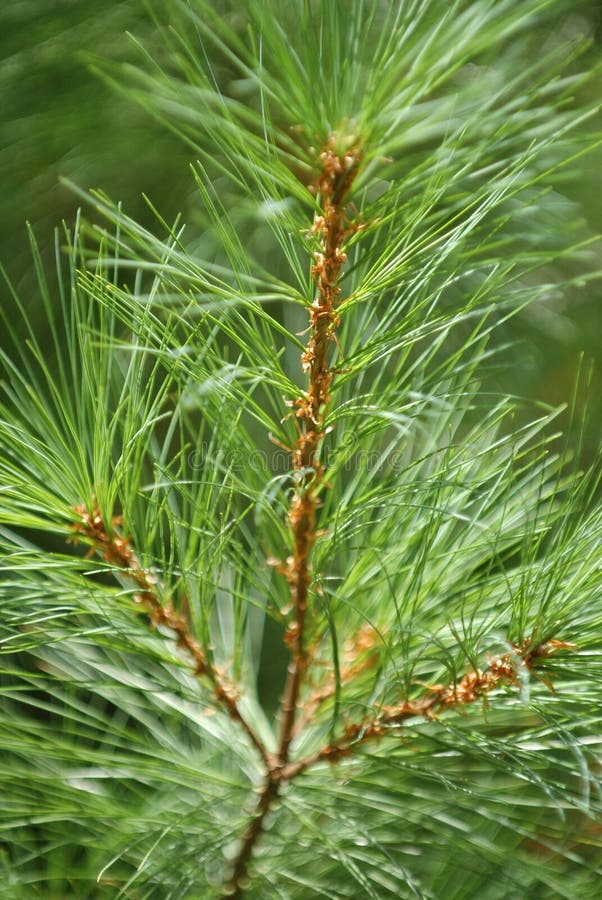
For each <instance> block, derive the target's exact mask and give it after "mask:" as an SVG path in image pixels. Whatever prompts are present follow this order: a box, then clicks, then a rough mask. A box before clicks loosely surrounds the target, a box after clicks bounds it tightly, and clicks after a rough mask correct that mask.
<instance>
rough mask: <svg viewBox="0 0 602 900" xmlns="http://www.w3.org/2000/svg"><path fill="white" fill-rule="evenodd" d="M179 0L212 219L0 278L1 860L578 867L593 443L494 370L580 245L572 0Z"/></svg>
mask: <svg viewBox="0 0 602 900" xmlns="http://www.w3.org/2000/svg"><path fill="white" fill-rule="evenodd" d="M167 7H168V9H167V11H166V10H165V9H161V10H160V11H159V12H158V17H157V19H158V20H157V35H158V39H157V41H156V44H154V45H153V46H152V48H146V49H143V58H142V62H141V63H140V64H139V65H137V66H131V65H124V66H123V67H122V68H118V69H116V68H115V67H113V68H110V67H108V68H107V67H103V66H102V64H101V65H100V69H101V72H102V74H103V76H104V77H105V78H106V79H107V80H108V81H111V82H112V83H113V84H114V85H115V86H116V87H117V88H118V89H121V90H125V91H126V92H127V93H128V94H129V95H130V96H131V97H132V98H133V99H134V100H136V101H138V102H139V103H141V104H143V105H144V106H146V107H148V108H149V109H150V110H151V111H152V112H153V114H154V115H155V116H157V117H158V118H159V119H161V120H162V121H164V122H165V123H166V124H167V125H168V126H169V127H170V128H172V129H173V130H174V131H175V132H176V133H177V134H178V135H180V136H181V137H182V138H183V139H184V140H185V141H186V142H187V144H188V146H189V147H191V148H192V149H193V150H194V158H195V162H194V165H193V166H192V174H193V177H194V184H195V189H196V191H197V194H198V201H199V204H200V205H202V211H203V219H202V222H203V224H202V228H200V229H198V230H197V233H196V234H192V235H190V236H187V234H186V232H185V231H184V228H183V226H182V225H181V223H180V222H175V223H174V224H169V223H168V222H166V221H165V220H164V219H163V218H162V217H161V214H160V211H158V210H156V211H155V214H156V220H157V227H156V229H155V233H153V232H151V231H150V230H148V229H146V228H144V227H142V226H141V225H140V224H138V223H137V222H136V221H134V220H133V219H131V218H129V217H128V215H127V214H126V213H125V212H124V211H123V210H122V209H121V208H120V206H119V205H118V204H115V203H113V202H112V201H111V200H110V199H109V198H108V197H107V196H106V195H104V194H101V193H95V194H93V195H92V196H91V197H90V196H87V195H84V194H82V198H83V201H84V202H85V203H86V204H87V206H88V209H89V210H90V213H89V218H90V219H91V220H92V221H91V223H86V221H84V220H83V219H82V220H78V222H77V223H76V225H75V227H74V228H73V229H72V230H67V229H64V230H63V231H62V232H61V233H60V235H59V236H58V237H57V267H56V271H57V277H56V279H54V278H51V277H50V276H49V274H48V273H47V272H45V271H44V267H43V266H42V264H41V262H40V258H39V255H38V254H37V251H36V245H35V240H34V239H33V237H32V248H33V260H34V265H35V266H36V269H37V277H38V284H39V296H40V302H41V304H42V306H43V308H44V311H45V317H46V319H47V323H46V326H45V329H44V337H43V338H41V337H40V335H39V334H38V333H37V331H36V329H35V328H34V327H33V325H31V324H30V322H29V321H28V318H27V314H26V312H25V310H24V304H23V302H22V300H21V299H20V298H19V297H18V296H17V294H16V292H13V294H12V300H11V304H10V305H9V306H7V307H6V308H5V309H4V310H3V320H4V326H5V330H6V332H7V334H8V335H9V336H10V341H11V349H10V350H9V351H7V352H3V355H2V370H3V376H2V377H3V381H2V400H1V407H0V445H1V447H2V458H1V461H0V522H1V525H0V543H1V546H2V553H3V562H2V575H1V578H0V596H1V601H2V608H3V616H2V632H3V637H2V649H3V656H2V661H3V668H2V673H3V674H2V683H1V684H2V687H1V689H2V704H1V712H0V723H1V724H0V734H1V740H2V750H3V757H2V758H3V762H2V765H1V768H0V771H1V781H2V797H3V808H4V813H3V828H2V832H3V835H2V857H1V859H2V865H3V892H4V893H3V896H5V897H6V898H30V897H44V898H48V897H56V898H63V897H77V898H80V897H81V898H84V897H90V898H92V897H94V898H96V897H99V898H101V897H129V898H168V897H169V898H188V900H192V898H209V897H213V896H215V897H219V896H229V897H242V896H245V897H249V898H251V897H257V898H266V897H281V898H294V897H297V898H312V897H331V898H338V897H372V898H380V897H425V898H441V897H445V898H477V897H478V898H480V900H481V898H502V897H503V898H523V897H537V898H547V897H549V898H552V897H567V898H575V897H579V898H587V897H591V898H593V897H595V896H597V889H598V876H599V875H600V873H601V868H602V867H601V864H600V844H601V841H600V826H599V820H597V816H598V815H599V812H600V780H599V762H597V759H596V754H595V751H596V747H599V733H600V718H601V717H600V701H599V697H600V687H601V684H602V654H601V640H600V625H601V622H602V603H601V597H602V570H601V568H600V562H599V559H600V548H601V545H602V516H601V514H600V509H599V506H597V505H596V502H595V497H596V487H597V485H596V472H595V471H591V472H586V473H585V474H583V473H579V472H578V471H577V468H576V466H575V465H572V464H571V462H570V454H569V452H568V451H564V450H560V451H559V450H558V446H559V445H558V442H557V441H556V438H555V435H554V434H553V432H552V429H551V425H550V423H551V422H552V420H553V419H554V416H555V414H556V411H554V410H550V409H543V408H541V409H540V410H539V413H538V415H537V417H536V419H535V421H529V422H526V420H525V417H524V414H523V411H522V410H521V408H520V404H519V403H518V402H517V401H516V400H515V399H513V398H511V397H508V396H501V397H500V396H494V395H493V394H492V392H491V390H490V388H489V384H490V381H488V380H487V379H488V370H489V368H490V366H491V365H492V364H493V363H494V362H495V360H496V358H497V355H498V354H499V353H500V352H501V350H500V347H501V344H502V343H503V340H504V339H506V338H507V335H508V334H510V335H512V330H511V323H512V322H513V320H514V319H515V317H516V316H517V314H519V313H520V311H521V310H523V309H524V308H525V307H526V306H527V305H528V304H530V303H533V302H540V301H541V300H542V298H545V297H546V296H547V295H548V294H549V293H550V291H551V290H554V291H558V290H563V289H566V290H569V289H570V286H571V284H572V283H573V282H574V281H575V280H576V279H577V278H579V279H580V280H581V281H583V280H587V279H588V278H589V277H593V275H594V273H593V272H592V267H591V265H590V264H589V262H588V259H587V256H588V245H589V243H590V240H591V239H589V238H588V237H587V236H584V235H583V234H581V232H580V231H579V229H578V228H577V227H575V228H572V227H571V223H570V222H566V221H565V222H562V229H560V227H559V228H557V229H556V230H555V231H553V232H552V233H551V232H550V230H549V229H548V228H547V224H546V223H547V222H549V221H551V220H553V214H554V197H555V194H554V193H553V191H552V189H553V188H554V189H556V190H557V188H558V184H559V179H560V177H561V172H562V171H564V170H566V167H567V165H568V164H573V163H574V161H575V160H576V159H578V158H579V156H580V154H582V153H584V152H585V151H586V150H587V149H588V148H589V147H590V146H591V145H592V143H593V142H594V137H593V136H591V135H589V136H587V137H585V138H584V133H585V131H586V129H587V122H588V120H589V118H590V116H591V114H592V110H590V109H587V108H581V107H580V105H579V102H578V101H577V100H576V99H575V97H578V96H579V87H580V84H581V82H582V80H583V77H584V76H582V75H580V74H579V71H578V63H576V59H577V58H578V56H579V53H580V51H581V50H582V49H583V47H582V45H581V44H580V43H579V42H577V43H576V44H573V45H572V46H566V45H564V44H562V46H561V45H560V44H561V42H559V41H558V40H556V39H555V34H556V32H555V30H554V29H555V25H556V24H557V22H558V17H559V16H561V15H563V14H564V13H565V12H566V10H567V9H568V8H569V7H570V8H573V7H574V4H566V3H564V2H562V0H521V2H518V0H496V2H491V0H456V2H453V3H448V2H443V0H424V2H423V0H420V2H413V0H396V2H394V3H391V4H389V3H380V2H377V0H348V2H342V0H341V2H339V0H332V2H325V0H322V2H317V3H312V2H309V0H307V2H299V3H295V4H290V3H284V2H283V3H280V2H278V0H245V2H244V3H240V4H234V5H233V6H230V5H229V4H221V3H217V2H206V0H189V2H182V3H176V2H174V3H170V4H168V5H167ZM545 35H548V37H545ZM159 37H160V40H159ZM133 164H135V161H133ZM569 168H570V165H569ZM74 189H76V188H74ZM149 206H151V204H150V201H149ZM151 208H152V206H151ZM94 223H96V224H94ZM99 223H100V224H99ZM563 266H564V267H563ZM563 273H564V274H563ZM576 273H578V274H576ZM7 281H8V279H7ZM502 358H504V357H502ZM577 450H578V448H577Z"/></svg>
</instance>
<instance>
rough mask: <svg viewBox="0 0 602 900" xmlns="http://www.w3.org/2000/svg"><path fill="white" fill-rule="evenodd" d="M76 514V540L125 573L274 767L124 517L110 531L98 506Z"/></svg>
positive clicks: (152, 617) (155, 621)
mask: <svg viewBox="0 0 602 900" xmlns="http://www.w3.org/2000/svg"><path fill="white" fill-rule="evenodd" d="M75 512H76V514H77V516H78V520H77V522H75V523H74V525H73V531H74V532H75V534H76V536H78V537H82V538H85V539H86V540H87V541H89V543H90V545H91V548H92V551H94V552H96V553H97V554H98V555H99V556H101V557H102V558H103V559H104V560H105V561H106V562H108V563H111V565H114V566H117V567H118V568H119V569H120V570H122V571H123V572H125V574H126V575H127V577H128V578H129V579H130V580H131V581H132V582H133V583H134V584H135V585H136V588H137V591H136V594H135V600H136V602H137V603H139V604H141V605H142V606H143V607H144V609H145V611H146V612H147V614H148V616H149V618H150V620H151V623H152V624H153V626H154V627H157V626H159V625H161V626H163V627H165V628H168V629H169V630H170V631H172V632H173V633H174V635H175V641H176V644H177V646H178V647H180V648H181V649H182V650H184V651H185V652H186V653H187V655H188V656H189V657H190V659H191V661H192V663H193V668H194V674H195V675H196V676H198V677H200V678H201V677H204V678H206V679H207V680H208V681H209V682H210V684H211V687H212V689H213V695H214V697H215V699H216V701H217V702H218V704H219V705H220V706H221V707H222V708H223V709H224V710H225V711H226V712H227V713H228V715H229V716H230V718H231V719H233V720H234V721H235V722H238V723H239V724H240V725H241V727H242V728H243V730H244V731H245V733H246V734H247V736H248V738H249V739H250V741H251V743H252V744H253V745H254V747H255V748H256V750H258V752H259V753H260V755H261V758H262V759H263V761H264V763H265V765H266V767H267V768H269V767H270V766H271V764H272V759H271V756H270V754H269V753H268V750H267V748H266V746H265V744H264V743H263V741H262V740H261V739H260V738H259V736H258V735H257V734H256V732H255V730H254V729H253V727H252V726H251V725H250V723H249V722H248V721H247V720H246V718H245V717H244V716H243V715H242V713H241V711H240V708H239V705H238V701H239V696H238V691H237V689H236V687H235V685H233V684H231V683H230V682H229V681H228V680H227V679H226V678H225V677H224V676H223V675H222V674H221V673H220V672H218V670H217V668H216V667H215V665H214V664H213V663H212V662H211V661H210V660H209V659H208V658H207V656H206V654H205V652H204V650H203V648H202V647H201V645H200V644H199V642H198V641H197V639H196V638H195V637H194V635H193V634H192V632H191V631H190V627H189V625H188V622H187V621H186V619H185V618H184V616H182V615H181V614H180V613H178V612H177V611H176V610H175V609H174V608H173V606H172V604H171V602H169V601H167V602H162V600H161V597H160V588H159V583H158V580H157V579H156V578H155V577H154V576H153V575H151V574H150V573H149V572H147V571H146V570H145V569H144V568H143V567H142V565H141V563H140V560H139V559H138V557H137V555H136V553H135V551H134V548H133V546H132V542H131V540H130V538H129V537H126V536H124V535H123V534H121V533H120V530H119V528H120V526H121V524H122V520H121V517H120V516H116V517H114V518H113V520H112V523H111V528H110V529H107V527H106V525H105V522H104V519H103V517H102V514H101V512H100V509H99V508H98V506H95V507H94V508H93V509H92V511H89V510H88V509H87V508H86V507H85V506H78V507H76V509H75Z"/></svg>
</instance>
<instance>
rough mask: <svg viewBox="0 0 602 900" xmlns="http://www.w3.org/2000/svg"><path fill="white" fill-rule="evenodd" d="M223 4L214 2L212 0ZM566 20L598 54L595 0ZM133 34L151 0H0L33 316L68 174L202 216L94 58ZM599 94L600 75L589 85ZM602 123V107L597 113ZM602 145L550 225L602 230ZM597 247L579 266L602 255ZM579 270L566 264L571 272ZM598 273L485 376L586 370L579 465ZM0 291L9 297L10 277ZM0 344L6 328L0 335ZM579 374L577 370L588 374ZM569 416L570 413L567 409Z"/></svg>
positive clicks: (13, 168)
mask: <svg viewBox="0 0 602 900" xmlns="http://www.w3.org/2000/svg"><path fill="white" fill-rule="evenodd" d="M216 2H217V0H216ZM579 8H580V12H579V14H576V13H575V14H568V15H565V16H563V17H562V18H559V20H558V24H557V39H558V41H559V42H562V41H564V40H566V39H567V38H568V39H570V38H572V37H574V36H575V35H587V36H588V37H589V38H590V39H591V49H590V51H589V53H588V55H587V56H586V57H585V58H583V59H582V60H581V61H580V65H581V66H582V67H585V68H588V67H589V68H591V69H592V70H594V69H595V67H596V66H597V65H599V63H600V60H601V58H602V5H601V4H600V0H591V2H590V4H589V6H588V5H587V3H585V4H580V7H579ZM128 32H131V33H132V34H133V35H135V37H136V38H138V39H139V40H140V41H141V42H142V43H144V44H146V46H149V47H151V48H152V47H153V43H154V42H155V41H157V32H156V29H155V26H154V23H153V21H152V17H151V14H150V12H149V10H148V7H147V5H146V4H145V3H144V2H143V0H103V2H101V3H98V0H5V2H4V3H2V4H1V9H0V263H2V265H3V266H4V268H5V269H6V271H7V273H8V275H9V277H10V279H11V281H12V282H13V284H14V285H15V287H16V288H17V290H18V292H19V294H20V296H21V297H22V298H23V301H24V302H25V305H26V306H27V307H28V309H29V310H30V312H31V314H32V315H33V317H34V319H35V316H36V305H39V302H38V301H37V299H36V290H35V272H34V270H33V266H32V262H31V253H30V250H29V247H28V240H27V233H26V228H25V223H26V222H29V223H30V224H31V226H32V227H33V230H34V232H35V235H36V238H37V240H38V242H39V244H40V246H41V248H42V255H43V258H44V259H46V260H47V261H48V262H49V264H50V265H52V262H51V256H52V253H53V249H52V244H53V229H54V228H55V227H56V226H57V225H58V224H59V223H60V222H61V221H62V220H64V221H65V222H67V223H68V224H69V223H71V222H72V221H73V219H74V217H75V214H76V211H77V208H78V206H79V205H80V203H81V200H80V199H79V198H78V197H77V196H76V195H75V194H74V193H73V191H72V190H70V189H69V187H68V186H67V185H65V184H64V183H63V182H62V181H61V180H60V179H69V180H71V181H73V182H75V183H76V184H77V185H78V186H79V187H81V188H83V189H89V188H102V189H103V190H105V191H106V192H107V193H108V194H109V195H110V196H111V198H112V199H113V200H116V201H121V202H122V203H123V206H124V208H125V209H126V211H127V212H128V213H129V214H130V215H131V216H133V217H136V218H138V219H139V220H140V221H141V222H142V223H143V224H145V225H149V226H152V224H153V215H152V214H151V213H150V211H149V209H148V207H147V205H146V203H145V201H144V199H143V194H146V195H147V196H148V197H150V198H151V199H152V201H153V203H154V205H155V206H156V207H157V208H158V210H160V212H161V213H162V215H163V216H164V218H165V219H167V220H172V219H173V218H174V217H175V215H176V214H177V213H178V212H181V213H182V215H183V220H184V222H186V223H187V233H188V234H189V235H198V234H200V233H201V232H202V228H203V224H202V220H201V212H200V209H199V203H198V195H197V194H196V192H195V189H194V185H193V180H192V176H191V174H190V171H189V167H188V163H189V162H190V161H191V160H192V155H191V151H190V150H189V149H188V148H187V147H186V146H184V145H183V144H182V143H181V142H180V141H179V140H178V138H177V137H175V136H174V135H172V134H170V133H169V132H168V131H167V130H166V129H164V128H162V126H160V125H159V124H158V123H157V122H155V121H154V120H153V119H152V118H151V117H150V115H148V114H147V113H146V112H145V111H144V110H143V109H141V108H139V107H137V106H136V105H135V104H134V103H132V102H131V101H130V100H128V99H127V98H126V97H125V96H123V95H121V94H119V93H118V92H115V91H113V90H112V89H111V87H110V86H109V85H107V84H106V83H105V82H104V81H103V80H102V79H101V78H100V77H99V76H98V75H97V74H96V73H95V72H94V71H93V66H92V63H93V59H94V58H95V57H100V58H104V59H114V60H116V61H122V60H133V61H134V62H135V61H136V60H137V59H138V58H139V57H138V51H137V50H136V47H135V44H134V42H133V41H132V39H131V38H130V37H128V34H127V33H128ZM585 93H586V97H585V98H584V99H586V100H589V101H594V102H595V101H596V97H597V96H598V97H600V99H601V100H602V74H600V73H598V74H595V75H594V77H593V78H592V80H591V81H590V83H589V84H588V86H587V88H586V89H585ZM597 125H598V127H599V128H600V130H601V131H602V115H600V116H599V121H598V123H597ZM601 199H602V151H601V150H596V151H594V152H593V153H591V154H589V155H588V156H586V157H584V158H582V159H581V160H580V161H579V162H578V164H577V166H575V167H574V169H573V171H572V175H571V178H570V179H566V178H563V180H562V182H560V183H559V187H558V196H557V208H558V217H557V218H556V219H554V220H551V221H550V223H549V228H550V229H555V228H556V229H558V228H562V227H564V223H566V222H569V221H570V222H571V223H572V224H571V227H573V228H575V229H576V231H577V232H578V233H580V234H582V235H586V234H588V233H589V234H596V233H598V232H602V202H601ZM601 247H602V244H601V243H600V242H597V243H594V244H592V246H591V248H590V251H589V253H588V257H589V258H588V260H587V262H586V263H585V265H586V266H587V267H589V269H590V270H591V271H593V270H595V269H596V268H597V267H599V266H601V265H602V252H601ZM569 274H571V273H569ZM601 299H602V282H597V281H595V280H592V281H589V280H588V281H586V282H585V283H584V284H583V285H582V286H579V285H578V284H575V286H574V287H572V288H570V289H569V290H568V291H565V292H559V293H557V294H555V295H553V296H550V297H549V298H548V299H547V300H546V301H545V302H541V303H538V304H537V305H535V306H532V307H531V308H530V309H529V310H526V311H525V312H524V313H523V314H521V316H520V317H518V318H517V319H516V320H515V321H514V322H513V324H512V325H511V333H510V334H505V335H504V340H505V341H508V340H509V341H510V343H511V345H512V346H511V348H510V349H509V350H508V351H506V354H505V355H502V356H501V357H500V358H499V360H498V365H497V366H496V369H495V372H494V373H492V375H491V379H492V383H491V385H490V387H491V388H493V389H494V390H496V391H503V392H511V393H514V394H517V395H520V396H521V397H528V398H530V400H531V401H533V402H537V401H542V402H545V403H549V404H552V405H556V404H562V403H570V402H571V398H572V397H573V395H574V390H575V380H576V377H577V372H578V371H579V369H580V366H581V369H582V371H583V368H584V366H583V364H582V362H581V360H584V361H585V369H587V368H588V366H590V367H591V380H590V387H589V389H586V388H585V387H582V388H581V389H580V391H579V393H578V398H579V400H578V406H579V417H580V419H581V420H582V421H584V422H585V441H584V451H583V452H584V462H586V461H590V460H592V459H593V458H594V456H595V454H596V453H597V450H598V445H599V441H600V436H601V421H602V400H601V399H600V398H601V397H602V304H601ZM0 301H1V302H2V303H8V304H10V303H11V302H12V301H11V299H10V294H9V292H8V290H7V288H6V286H5V285H2V286H1V287H0ZM0 343H1V337H0ZM585 381H586V379H585V378H583V379H582V382H583V383H584V382H585ZM561 422H562V424H563V425H564V426H567V424H568V417H567V416H565V417H564V420H562V418H561Z"/></svg>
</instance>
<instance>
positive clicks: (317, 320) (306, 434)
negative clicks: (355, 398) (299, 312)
mask: <svg viewBox="0 0 602 900" xmlns="http://www.w3.org/2000/svg"><path fill="white" fill-rule="evenodd" d="M359 161H360V155H359V153H358V151H357V150H349V151H346V152H344V153H341V152H337V151H336V149H335V140H334V137H333V138H331V140H330V142H329V144H328V145H327V146H326V148H325V149H324V150H323V152H322V154H321V162H322V173H321V175H320V178H319V180H318V191H319V195H320V199H321V201H322V211H321V215H318V216H316V218H315V221H314V224H313V228H312V231H313V232H314V234H317V235H319V238H320V251H319V252H317V253H316V255H315V264H314V266H313V267H312V274H313V276H314V279H315V282H316V296H315V299H314V302H313V304H312V306H311V308H310V312H309V321H310V338H309V341H308V344H307V348H306V350H305V352H304V353H303V355H302V357H301V363H302V367H303V371H304V372H306V373H308V375H309V385H308V388H307V391H305V392H304V393H303V394H302V395H301V396H300V397H298V398H297V400H296V401H295V407H296V408H295V415H296V417H297V420H298V428H299V437H298V438H297V441H296V443H295V446H294V448H293V470H294V472H295V476H296V487H295V492H294V494H293V498H292V502H291V509H290V512H289V522H290V525H291V530H292V533H293V553H292V555H291V556H290V557H289V559H288V560H287V567H286V576H287V579H288V582H289V585H290V591H291V600H292V607H293V618H292V621H291V623H290V625H289V627H288V629H287V633H286V642H287V644H288V646H289V647H290V650H291V660H290V663H289V666H288V672H287V680H286V685H285V690H284V696H283V699H282V707H281V720H280V747H279V761H280V764H281V765H285V764H286V763H287V762H288V757H289V747H290V743H291V741H292V739H293V735H294V726H295V717H296V714H297V706H298V701H299V694H300V690H301V685H302V682H303V675H304V672H305V669H306V668H307V649H306V640H305V631H306V620H307V612H308V601H309V594H310V588H311V583H312V573H311V553H312V549H313V546H314V543H315V540H316V534H317V532H316V513H317V508H318V504H319V491H320V488H321V486H322V484H323V474H324V469H323V465H322V462H321V460H320V449H321V446H322V442H323V440H324V436H325V431H324V417H325V413H326V409H327V406H328V402H329V400H330V385H331V382H332V377H333V370H332V368H331V366H330V363H329V356H330V353H329V350H330V345H331V343H332V342H333V341H334V340H335V331H336V328H337V326H338V324H339V317H338V314H337V312H336V305H337V298H338V295H339V293H340V288H339V286H338V283H339V279H340V274H341V268H342V266H343V263H344V262H345V260H346V255H345V253H344V251H343V243H344V240H345V238H346V237H347V235H348V234H349V230H347V229H346V227H345V204H346V200H347V196H348V194H349V190H350V188H351V185H352V183H353V180H354V178H355V176H356V174H357V170H358V166H359ZM351 230H352V229H351Z"/></svg>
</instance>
